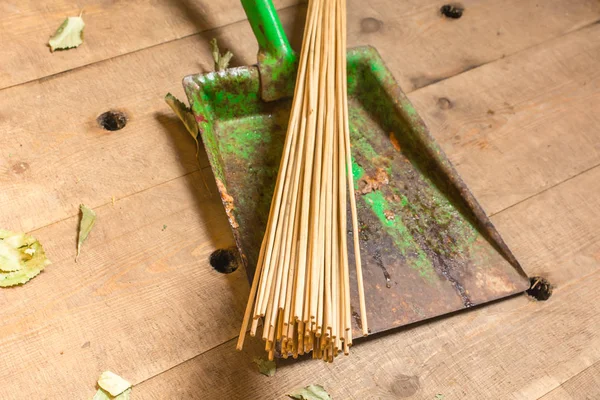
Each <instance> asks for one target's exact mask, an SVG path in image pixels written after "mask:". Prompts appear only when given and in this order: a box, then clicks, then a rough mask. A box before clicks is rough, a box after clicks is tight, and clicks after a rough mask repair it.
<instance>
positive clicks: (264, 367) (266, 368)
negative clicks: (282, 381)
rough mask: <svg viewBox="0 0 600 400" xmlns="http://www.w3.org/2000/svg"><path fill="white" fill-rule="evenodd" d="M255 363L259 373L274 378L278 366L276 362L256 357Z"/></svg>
mask: <svg viewBox="0 0 600 400" xmlns="http://www.w3.org/2000/svg"><path fill="white" fill-rule="evenodd" d="M254 363H255V364H256V365H258V372H260V373H261V374H263V375H266V376H274V375H275V370H276V369H277V365H276V364H275V361H269V360H263V359H262V358H258V357H254Z"/></svg>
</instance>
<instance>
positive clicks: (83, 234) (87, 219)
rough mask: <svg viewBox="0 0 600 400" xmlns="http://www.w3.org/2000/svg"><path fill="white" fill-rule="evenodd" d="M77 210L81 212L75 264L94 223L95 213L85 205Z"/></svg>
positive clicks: (81, 205)
mask: <svg viewBox="0 0 600 400" xmlns="http://www.w3.org/2000/svg"><path fill="white" fill-rule="evenodd" d="M79 209H80V210H81V220H80V221H79V238H78V239H77V255H76V256H75V262H77V258H79V253H80V252H81V246H82V245H83V242H85V240H86V239H87V237H88V235H89V234H90V232H91V231H92V228H93V227H94V224H95V223H96V213H95V212H94V210H92V209H91V208H89V207H88V206H86V205H85V204H80V205H79Z"/></svg>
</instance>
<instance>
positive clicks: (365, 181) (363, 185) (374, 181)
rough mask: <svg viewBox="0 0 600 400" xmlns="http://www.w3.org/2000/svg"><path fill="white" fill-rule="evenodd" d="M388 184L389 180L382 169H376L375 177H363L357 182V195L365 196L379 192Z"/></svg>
mask: <svg viewBox="0 0 600 400" xmlns="http://www.w3.org/2000/svg"><path fill="white" fill-rule="evenodd" d="M389 183H390V178H389V176H388V174H387V172H386V171H385V169H383V168H377V172H376V173H375V176H373V177H370V176H365V177H363V178H361V179H360V180H359V181H358V193H360V194H367V193H371V192H372V191H374V190H379V189H381V188H382V187H383V186H385V185H387V184H389Z"/></svg>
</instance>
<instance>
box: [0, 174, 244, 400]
mask: <svg viewBox="0 0 600 400" xmlns="http://www.w3.org/2000/svg"><path fill="white" fill-rule="evenodd" d="M206 174H207V176H204V177H203V176H202V175H201V173H200V172H194V173H191V174H189V175H186V176H184V177H181V178H178V179H175V180H173V181H170V182H167V183H164V184H162V185H158V186H155V187H154V188H152V189H150V190H147V191H144V192H141V193H138V194H136V195H133V196H129V197H127V198H126V199H123V200H119V201H117V202H116V203H115V205H114V206H113V205H112V204H107V205H104V206H102V207H98V208H97V209H96V210H95V211H96V212H97V214H98V217H97V222H96V225H95V227H94V230H93V231H92V233H91V234H90V236H89V238H88V240H87V241H86V243H85V244H84V246H83V249H82V254H81V256H80V257H79V262H78V263H77V264H76V263H75V262H74V257H75V237H76V232H77V226H78V218H77V217H73V218H69V219H66V220H64V221H61V222H59V223H55V224H52V225H51V226H49V227H45V228H42V229H39V230H37V231H35V232H33V235H34V236H35V237H36V238H38V239H39V240H40V242H41V243H43V245H44V246H45V248H46V252H47V254H48V257H49V258H50V259H51V260H52V262H53V264H52V265H50V266H49V267H48V268H47V269H46V270H45V271H44V272H43V273H42V274H41V275H40V276H38V277H36V278H35V279H33V280H32V281H31V282H29V283H28V284H27V285H25V286H22V287H18V288H16V289H11V290H2V292H0V296H1V300H0V302H1V303H2V309H1V310H0V320H1V321H2V324H1V326H0V346H1V347H2V349H3V352H2V364H1V365H0V376H2V381H3V383H2V385H0V398H2V399H13V398H19V399H35V398H42V397H40V396H43V398H49V399H58V398H62V399H65V398H68V399H84V398H91V396H92V395H93V392H94V384H95V382H96V380H97V378H98V376H99V374H100V372H102V371H104V370H106V369H110V370H112V371H114V372H116V373H119V374H120V375H122V376H124V377H126V378H127V379H129V380H131V381H132V382H133V383H136V382H140V381H142V380H145V379H147V378H148V377H150V376H153V375H156V374H158V373H160V372H162V371H164V370H167V369H169V368H171V367H173V366H175V365H177V364H179V363H181V362H183V361H185V360H188V359H190V358H192V357H194V356H195V355H197V354H199V353H202V352H204V351H206V350H208V349H210V348H212V347H215V346H217V345H219V344H221V343H222V342H223V341H225V340H228V339H230V338H231V337H233V336H234V335H235V334H236V333H237V332H238V330H239V320H240V319H241V317H242V313H243V307H244V305H245V299H246V296H247V295H248V294H247V292H248V289H247V281H246V275H245V273H244V272H243V271H241V270H240V271H237V272H234V273H232V274H229V275H223V274H220V273H218V272H216V271H215V270H214V269H213V268H212V267H211V266H210V265H209V263H208V258H209V255H210V254H211V252H212V251H214V250H215V248H225V247H229V246H232V245H233V240H232V237H231V230H230V227H229V225H228V223H227V218H226V216H225V213H224V211H223V209H222V205H221V201H220V198H219V196H218V195H217V189H216V186H215V185H214V184H212V185H211V186H209V188H210V192H209V189H207V186H205V184H204V183H203V179H206V180H207V181H208V182H212V181H213V178H212V176H211V175H210V173H209V172H207V173H206Z"/></svg>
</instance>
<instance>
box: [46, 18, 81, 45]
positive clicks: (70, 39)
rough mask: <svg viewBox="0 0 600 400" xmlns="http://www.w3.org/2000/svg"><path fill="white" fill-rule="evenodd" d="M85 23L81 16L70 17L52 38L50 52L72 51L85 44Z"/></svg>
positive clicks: (49, 42)
mask: <svg viewBox="0 0 600 400" xmlns="http://www.w3.org/2000/svg"><path fill="white" fill-rule="evenodd" d="M84 27H85V23H84V22H83V19H82V18H81V16H79V17H68V18H67V19H65V20H64V22H63V23H62V24H61V25H60V26H59V27H58V29H57V30H56V32H55V33H54V35H52V36H51V37H50V40H49V41H48V44H49V45H50V50H52V51H54V50H62V49H71V48H73V47H77V46H79V45H80V44H81V43H83V28H84Z"/></svg>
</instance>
